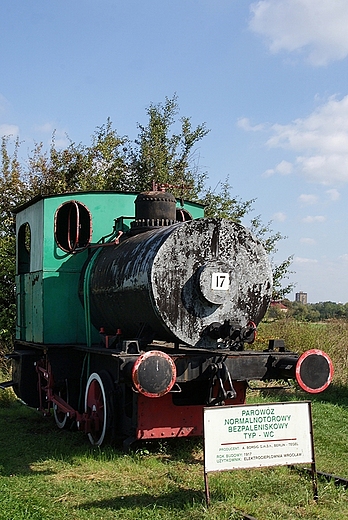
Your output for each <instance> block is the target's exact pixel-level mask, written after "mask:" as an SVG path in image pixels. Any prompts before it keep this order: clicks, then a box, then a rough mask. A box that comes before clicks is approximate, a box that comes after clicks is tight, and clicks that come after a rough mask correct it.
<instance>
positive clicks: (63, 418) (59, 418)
mask: <svg viewBox="0 0 348 520" xmlns="http://www.w3.org/2000/svg"><path fill="white" fill-rule="evenodd" d="M58 395H59V397H62V398H63V399H64V401H66V402H67V403H69V389H68V382H67V381H65V386H64V387H63V388H61V389H60V390H59V392H58ZM53 417H54V420H55V423H56V425H57V426H58V428H59V429H60V430H63V429H64V428H67V427H68V426H69V423H70V420H69V416H68V415H67V414H66V413H65V412H62V411H61V410H60V409H59V406H58V405H57V404H54V405H53Z"/></svg>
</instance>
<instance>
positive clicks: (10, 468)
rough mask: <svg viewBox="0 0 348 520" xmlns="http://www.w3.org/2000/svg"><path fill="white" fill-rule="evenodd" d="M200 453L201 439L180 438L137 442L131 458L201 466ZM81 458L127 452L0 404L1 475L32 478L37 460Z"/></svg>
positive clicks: (19, 407)
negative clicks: (150, 457)
mask: <svg viewBox="0 0 348 520" xmlns="http://www.w3.org/2000/svg"><path fill="white" fill-rule="evenodd" d="M201 453H202V440H201V438H191V439H183V438H180V439H168V440H161V441H151V442H145V441H142V442H137V443H135V444H134V446H132V450H131V451H130V452H129V456H130V457H134V458H136V459H141V458H142V457H146V456H148V455H158V456H159V457H163V459H168V460H174V461H181V462H183V463H189V464H201V463H202V460H201V456H199V455H197V454H201ZM81 456H82V457H86V456H87V457H89V456H92V457H94V458H96V459H101V460H105V461H107V460H113V459H115V458H117V457H119V456H124V451H123V450H122V446H121V445H114V446H106V447H103V448H98V447H93V446H91V445H90V443H89V441H88V439H87V436H86V435H85V434H84V433H82V432H78V431H69V430H59V429H58V428H57V426H56V424H55V421H54V419H53V417H43V416H42V414H41V413H40V412H37V411H36V410H34V409H32V408H29V407H27V406H26V405H24V404H22V403H21V402H19V401H14V402H12V403H9V404H7V405H6V406H1V403H0V474H1V475H3V476H11V475H30V474H34V473H36V470H33V469H32V466H33V464H34V463H35V462H37V461H41V460H47V459H52V460H53V459H57V460H60V461H64V462H67V463H74V462H76V459H77V458H78V457H81Z"/></svg>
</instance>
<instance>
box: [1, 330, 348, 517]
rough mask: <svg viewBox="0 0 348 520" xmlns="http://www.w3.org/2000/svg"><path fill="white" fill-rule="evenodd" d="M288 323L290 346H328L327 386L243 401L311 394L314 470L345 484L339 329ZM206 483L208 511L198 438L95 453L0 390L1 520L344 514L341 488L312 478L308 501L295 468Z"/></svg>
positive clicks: (346, 440)
mask: <svg viewBox="0 0 348 520" xmlns="http://www.w3.org/2000/svg"><path fill="white" fill-rule="evenodd" d="M274 325H275V324H273V326H274ZM331 326H333V327H334V330H333V331H331ZM282 327H283V330H282V332H284V330H285V325H283V324H282V325H280V324H278V325H277V326H276V332H278V330H281V328H282ZM291 327H292V328H291V330H288V332H287V333H288V338H292V341H293V344H292V345H291V346H292V348H294V349H295V350H300V347H306V345H305V341H307V348H308V347H309V348H318V347H314V345H317V343H318V341H319V336H320V342H321V343H324V342H325V341H326V342H327V344H326V345H323V344H322V346H321V348H323V350H327V347H328V346H329V347H330V345H332V346H331V347H330V348H331V350H332V351H330V352H329V353H330V355H331V356H332V357H335V360H334V361H335V363H336V362H337V361H338V362H339V363H338V369H337V367H336V379H335V382H334V384H333V385H332V387H331V388H329V389H328V390H327V391H326V392H324V393H323V394H320V395H317V396H308V395H307V394H304V393H303V392H301V391H299V390H297V389H296V388H295V387H294V388H292V389H290V390H280V391H279V390H278V391H273V392H272V393H271V392H270V391H269V390H267V389H265V390H262V391H260V390H258V391H253V392H251V391H250V392H249V393H248V402H249V403H258V402H261V403H262V402H269V401H281V402H283V401H286V400H301V399H306V400H307V399H308V397H310V399H311V400H312V409H313V424H314V443H315V453H316V462H317V468H318V469H319V470H322V471H326V472H330V473H334V474H336V475H340V476H342V477H346V478H348V460H347V445H348V388H347V386H346V385H345V381H346V378H347V374H345V373H343V372H342V370H344V369H345V360H344V355H343V354H345V351H346V349H347V348H348V339H347V334H348V333H347V331H346V335H344V334H343V333H342V331H344V330H346V329H344V328H341V329H340V330H341V336H340V341H338V339H337V327H336V324H329V325H328V327H326V328H325V327H324V329H325V332H323V331H322V328H323V327H313V326H308V328H307V326H305V327H302V328H300V329H298V327H297V325H291ZM268 334H270V326H269V325H268V324H265V325H262V326H261V327H260V334H259V340H258V341H259V344H258V347H259V348H261V347H262V342H263V341H266V339H267V336H268ZM300 334H301V335H302V336H301V337H299V335H300ZM282 335H283V336H284V334H282ZM295 341H296V342H297V344H296V345H294V342H295ZM335 349H336V351H337V352H336V351H335ZM303 350H305V348H303ZM336 358H337V359H336ZM208 478H209V488H210V492H211V499H212V501H211V505H210V507H209V508H207V507H206V503H205V496H204V475H203V449H202V440H201V439H191V440H184V439H179V440H171V441H168V442H154V443H149V444H144V445H142V446H140V447H139V449H138V450H137V451H136V452H133V453H129V454H124V453H123V452H122V451H120V450H118V449H114V448H111V447H107V448H103V449H97V448H93V447H91V446H90V445H89V444H88V441H87V439H86V437H85V436H84V435H83V434H82V433H79V432H69V431H61V430H57V429H56V427H55V424H54V421H53V419H52V418H48V419H44V418H43V417H42V416H41V415H40V414H39V413H37V412H35V411H34V410H31V409H29V408H27V407H26V406H24V405H23V404H22V403H20V402H18V401H17V400H16V399H15V397H14V395H13V394H12V392H11V391H10V390H6V391H3V392H1V393H0V520H21V519H26V520H31V519H35V520H51V519H52V520H53V519H54V520H56V519H59V520H64V519H69V520H80V519H86V520H87V519H88V520H90V519H98V520H99V519H100V520H101V519H105V520H109V519H120V520H121V519H122V520H146V519H149V520H150V519H151V520H162V519H163V520H167V519H169V518H170V519H178V520H184V519H185V520H187V518H190V519H192V520H207V519H209V520H237V519H241V518H242V513H241V511H244V512H246V513H248V514H249V515H252V516H254V517H256V518H258V519H259V520H279V519H284V520H300V519H302V520H328V519H330V520H338V519H339V520H342V519H344V518H348V491H346V490H344V489H343V488H342V487H339V486H335V484H334V482H326V481H321V480H319V503H318V504H316V503H314V502H313V496H312V485H311V479H310V477H309V476H308V475H307V474H305V473H303V472H301V471H297V470H291V469H289V468H287V467H277V468H264V469H260V470H238V471H234V472H223V473H213V474H209V477H208Z"/></svg>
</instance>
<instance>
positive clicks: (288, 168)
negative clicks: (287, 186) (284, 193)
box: [263, 161, 294, 177]
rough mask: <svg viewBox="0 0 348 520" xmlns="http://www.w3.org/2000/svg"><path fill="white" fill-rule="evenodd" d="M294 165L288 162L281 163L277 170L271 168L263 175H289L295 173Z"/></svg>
mask: <svg viewBox="0 0 348 520" xmlns="http://www.w3.org/2000/svg"><path fill="white" fill-rule="evenodd" d="M293 169H294V167H293V165H292V164H291V163H290V162H288V161H281V162H280V163H279V164H277V166H276V167H275V168H271V169H269V170H266V171H265V172H264V173H263V177H270V176H271V175H274V174H275V173H279V175H289V174H290V173H292V172H293Z"/></svg>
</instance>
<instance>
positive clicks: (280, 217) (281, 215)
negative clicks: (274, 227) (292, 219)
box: [272, 211, 286, 222]
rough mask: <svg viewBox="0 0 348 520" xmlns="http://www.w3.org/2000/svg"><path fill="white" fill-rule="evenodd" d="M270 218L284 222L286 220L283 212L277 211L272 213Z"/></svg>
mask: <svg viewBox="0 0 348 520" xmlns="http://www.w3.org/2000/svg"><path fill="white" fill-rule="evenodd" d="M272 220H275V221H276V222H284V221H285V220H286V215H285V213H283V212H281V211H278V213H274V215H273V217H272Z"/></svg>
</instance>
